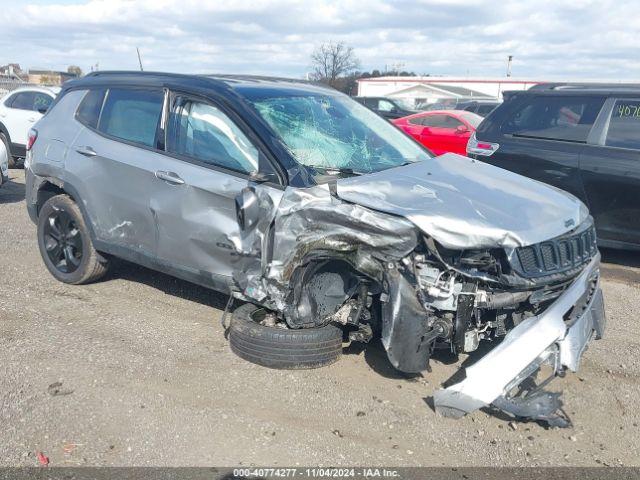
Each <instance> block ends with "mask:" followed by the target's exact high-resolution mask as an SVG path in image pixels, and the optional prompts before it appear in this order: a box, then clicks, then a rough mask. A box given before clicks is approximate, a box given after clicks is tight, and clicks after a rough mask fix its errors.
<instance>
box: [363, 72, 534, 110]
mask: <svg viewBox="0 0 640 480" xmlns="http://www.w3.org/2000/svg"><path fill="white" fill-rule="evenodd" d="M357 82H358V96H360V97H389V98H395V99H398V100H401V101H402V102H403V104H405V105H412V106H413V107H415V108H423V107H424V106H426V105H428V104H431V103H446V102H448V101H449V102H450V101H461V100H470V99H478V100H482V99H484V100H490V99H499V100H502V92H504V91H507V90H527V89H528V88H530V87H532V86H533V85H537V84H539V83H543V82H542V81H540V80H531V79H527V80H525V79H517V78H513V77H510V78H488V77H484V78H461V77H376V78H361V79H359V80H357Z"/></svg>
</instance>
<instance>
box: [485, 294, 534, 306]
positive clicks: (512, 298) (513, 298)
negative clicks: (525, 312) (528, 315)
mask: <svg viewBox="0 0 640 480" xmlns="http://www.w3.org/2000/svg"><path fill="white" fill-rule="evenodd" d="M483 293H484V295H481V296H479V297H478V305H477V306H478V307H482V308H487V309H489V310H497V309H500V308H505V307H511V308H515V307H517V306H518V304H520V303H522V302H526V301H527V300H528V299H529V297H530V296H531V294H532V292H528V291H527V292H497V293H486V292H483Z"/></svg>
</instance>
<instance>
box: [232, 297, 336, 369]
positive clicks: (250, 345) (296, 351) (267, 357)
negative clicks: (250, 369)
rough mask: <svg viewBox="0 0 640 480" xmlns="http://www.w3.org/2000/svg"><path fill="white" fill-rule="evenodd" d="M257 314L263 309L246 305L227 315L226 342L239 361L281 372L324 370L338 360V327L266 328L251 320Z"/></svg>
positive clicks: (256, 316)
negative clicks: (229, 317)
mask: <svg viewBox="0 0 640 480" xmlns="http://www.w3.org/2000/svg"><path fill="white" fill-rule="evenodd" d="M261 312H264V309H262V308H261V307H257V306H255V305H252V304H250V303H248V304H245V305H242V306H240V307H239V308H237V309H236V310H235V311H234V312H233V314H232V316H231V325H230V327H229V343H230V344H231V350H232V351H233V352H234V353H235V354H236V355H238V356H239V357H240V358H243V359H244V360H247V361H249V362H251V363H256V364H258V365H262V366H263V367H269V368H277V369H281V370H303V369H309V368H319V367H324V366H326V365H331V364H332V363H335V362H336V361H338V359H339V358H340V354H341V353H342V330H341V329H340V328H338V327H336V326H333V325H327V326H325V327H320V328H302V329H299V330H292V329H284V328H277V327H266V326H264V325H260V323H258V321H256V320H255V319H256V318H258V319H259V315H260V313H261Z"/></svg>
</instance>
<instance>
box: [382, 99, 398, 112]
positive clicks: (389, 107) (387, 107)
mask: <svg viewBox="0 0 640 480" xmlns="http://www.w3.org/2000/svg"><path fill="white" fill-rule="evenodd" d="M395 109H396V107H395V105H394V104H393V103H391V102H390V101H388V100H380V101H379V102H378V110H380V111H381V112H391V111H393V110H395Z"/></svg>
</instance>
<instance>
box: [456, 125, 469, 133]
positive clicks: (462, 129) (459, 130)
mask: <svg viewBox="0 0 640 480" xmlns="http://www.w3.org/2000/svg"><path fill="white" fill-rule="evenodd" d="M468 131H469V129H468V128H467V126H466V125H458V126H457V127H456V133H467V132H468Z"/></svg>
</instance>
